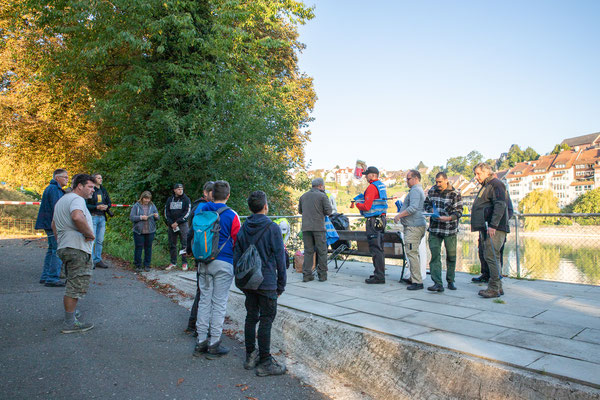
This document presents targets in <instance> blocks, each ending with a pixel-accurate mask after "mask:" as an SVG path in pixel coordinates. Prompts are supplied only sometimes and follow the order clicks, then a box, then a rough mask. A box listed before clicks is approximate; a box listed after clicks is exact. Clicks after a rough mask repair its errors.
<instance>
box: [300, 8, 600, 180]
mask: <svg viewBox="0 0 600 400" xmlns="http://www.w3.org/2000/svg"><path fill="white" fill-rule="evenodd" d="M305 4H306V5H308V6H315V15H316V17H315V18H314V19H313V20H311V21H309V22H308V23H307V24H306V25H304V26H300V28H299V33H300V39H299V40H300V41H301V42H303V43H304V44H306V46H307V48H306V49H305V50H304V51H303V52H302V53H301V54H300V56H299V65H300V70H301V71H303V72H305V73H306V74H307V75H309V76H312V77H313V78H314V87H315V91H316V93H317V96H318V100H317V103H316V105H315V109H314V112H313V113H312V117H313V118H314V119H315V120H314V121H313V122H312V123H311V124H310V127H309V129H310V131H311V132H312V136H311V142H310V143H309V144H308V145H307V147H306V161H307V163H310V164H309V167H310V169H315V168H333V167H335V166H336V165H340V166H342V167H344V166H349V167H354V165H355V163H356V160H357V159H360V160H364V161H366V162H367V164H369V165H375V166H377V167H379V168H383V169H388V170H396V169H407V168H413V167H415V166H416V165H417V164H418V163H419V161H423V162H424V163H425V164H426V165H428V166H433V165H445V163H446V160H447V159H448V158H450V157H455V156H465V155H467V154H468V153H469V152H470V151H472V150H477V151H479V152H480V153H482V154H483V156H484V159H487V158H497V157H498V156H499V155H500V153H502V152H506V151H508V149H509V147H510V146H511V145H512V144H518V145H519V146H521V148H523V149H524V148H526V147H527V146H531V147H533V148H534V149H535V150H536V151H537V152H538V153H540V154H545V153H548V152H550V151H551V150H552V148H553V147H554V145H555V144H557V143H560V142H561V141H562V140H563V139H565V138H568V137H573V136H579V135H585V134H589V133H594V132H599V131H600V24H599V23H598V21H599V20H600V1H597V0H592V1H584V0H563V1H552V0H543V1H539V0H527V1H522V0H520V1H513V0H502V1H491V0H435V1H434V0H412V1H405V0H389V1H388V0H386V1H383V0H379V1H378V0H372V1H370V2H368V1H364V0H362V1H355V0H344V1H341V0H337V1H336V0H312V1H311V0H305Z"/></svg>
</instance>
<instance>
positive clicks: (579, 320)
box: [535, 310, 600, 329]
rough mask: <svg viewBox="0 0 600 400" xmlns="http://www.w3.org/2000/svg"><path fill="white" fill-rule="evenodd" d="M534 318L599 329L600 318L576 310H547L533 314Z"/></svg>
mask: <svg viewBox="0 0 600 400" xmlns="http://www.w3.org/2000/svg"><path fill="white" fill-rule="evenodd" d="M535 319H538V320H541V321H549V322H559V323H560V322H564V321H569V323H572V324H576V325H580V326H584V327H586V328H594V329H600V318H598V317H594V316H591V315H586V314H582V313H578V312H567V311H556V310H547V311H544V312H543V313H540V314H539V315H536V316H535Z"/></svg>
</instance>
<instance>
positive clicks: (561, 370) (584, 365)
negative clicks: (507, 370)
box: [527, 355, 600, 387]
mask: <svg viewBox="0 0 600 400" xmlns="http://www.w3.org/2000/svg"><path fill="white" fill-rule="evenodd" d="M527 367H528V368H530V369H534V370H537V371H540V372H543V373H549V374H553V375H557V376H566V377H569V378H571V379H573V380H576V381H579V382H582V383H588V384H589V383H591V384H594V385H596V386H597V387H600V365H599V364H593V363H590V362H587V361H581V360H574V359H572V358H568V357H561V356H553V355H546V356H544V357H542V358H540V359H539V360H537V361H535V362H533V363H531V364H529V365H528V366H527Z"/></svg>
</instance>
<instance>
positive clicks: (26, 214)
mask: <svg viewBox="0 0 600 400" xmlns="http://www.w3.org/2000/svg"><path fill="white" fill-rule="evenodd" d="M0 200H5V201H38V200H37V199H35V198H33V197H31V196H28V195H27V194H25V193H22V192H20V191H16V190H10V189H7V188H0ZM38 210H39V207H37V206H11V205H0V218H19V219H30V220H35V219H36V218H37V214H38Z"/></svg>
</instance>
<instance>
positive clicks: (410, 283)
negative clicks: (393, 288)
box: [400, 278, 412, 285]
mask: <svg viewBox="0 0 600 400" xmlns="http://www.w3.org/2000/svg"><path fill="white" fill-rule="evenodd" d="M400 282H404V283H407V284H409V285H412V279H410V278H402V279H400Z"/></svg>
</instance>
